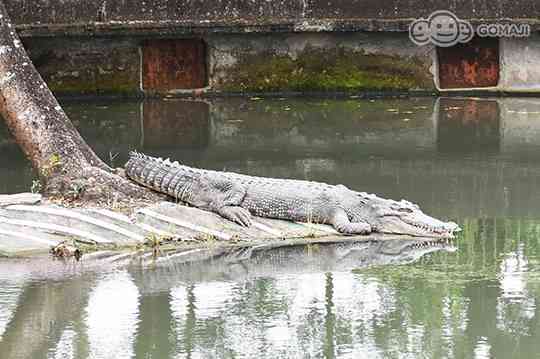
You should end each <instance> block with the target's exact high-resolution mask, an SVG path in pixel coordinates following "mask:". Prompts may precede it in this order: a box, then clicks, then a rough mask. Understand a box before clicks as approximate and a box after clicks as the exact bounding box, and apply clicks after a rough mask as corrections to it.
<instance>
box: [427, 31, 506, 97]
mask: <svg viewBox="0 0 540 359" xmlns="http://www.w3.org/2000/svg"><path fill="white" fill-rule="evenodd" d="M437 60H438V62H439V87H440V88H441V89H455V88H473V87H493V86H497V84H498V83H499V67H500V65H499V39H497V38H479V37H475V38H473V39H472V40H471V41H469V42H467V43H464V44H457V45H455V46H452V47H437Z"/></svg>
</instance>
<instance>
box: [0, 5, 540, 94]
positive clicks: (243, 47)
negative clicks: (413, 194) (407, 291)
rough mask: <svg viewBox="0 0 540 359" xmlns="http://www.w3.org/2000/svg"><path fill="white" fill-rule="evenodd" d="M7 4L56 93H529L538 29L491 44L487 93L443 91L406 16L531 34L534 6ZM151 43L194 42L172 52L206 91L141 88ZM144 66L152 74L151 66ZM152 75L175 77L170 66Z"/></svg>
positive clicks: (539, 80)
mask: <svg viewBox="0 0 540 359" xmlns="http://www.w3.org/2000/svg"><path fill="white" fill-rule="evenodd" d="M6 6H7V7H8V11H9V12H10V14H11V16H12V17H13V19H14V21H15V23H16V24H17V28H18V31H19V33H20V34H21V36H22V37H23V39H24V41H25V44H26V46H27V48H28V49H29V50H30V53H31V57H32V59H33V61H34V62H35V64H36V65H37V67H38V69H39V71H40V72H41V73H42V74H43V76H44V78H45V80H46V81H47V82H48V83H49V85H50V86H51V88H52V89H53V90H54V91H55V92H56V93H57V94H81V93H82V94H116V95H118V94H119V95H153V94H161V95H178V94H182V95H185V94H188V95H201V94H204V93H211V94H216V93H218V94H219V93H250V94H253V93H268V92H278V93H291V92H293V93H314V92H315V93H319V92H333V93H335V92H345V93H349V94H355V93H363V92H371V91H376V92H392V93H395V92H400V93H401V92H407V93H411V92H418V91H420V92H422V93H434V91H437V90H439V91H443V92H453V91H454V92H455V91H482V92H489V93H503V92H510V93H516V92H517V93H521V92H527V93H537V92H538V91H539V90H540V71H539V70H538V68H540V66H539V65H540V63H539V61H540V60H538V59H540V36H539V35H538V34H537V33H533V34H532V36H531V37H529V38H525V39H505V38H501V39H500V43H499V46H498V49H499V50H498V51H499V82H498V84H497V85H496V86H491V87H482V88H475V87H466V88H454V89H451V90H449V89H442V88H440V84H439V74H438V68H439V64H438V58H437V51H435V48H434V47H433V46H431V45H427V46H422V47H418V46H416V45H414V44H413V43H412V42H411V41H410V40H409V38H408V35H407V30H408V25H409V24H410V22H411V21H412V20H413V19H414V18H417V17H419V16H427V15H429V14H430V13H431V12H432V11H434V10H440V9H448V10H451V11H453V12H455V13H456V14H457V15H458V16H459V17H461V18H463V19H468V20H470V21H471V22H473V23H476V24H478V23H489V22H493V21H494V20H496V19H501V18H505V19H511V20H512V21H516V22H519V23H528V24H530V25H531V27H532V28H533V30H534V29H537V26H538V24H540V22H538V21H536V20H535V17H539V16H540V5H537V3H536V2H535V1H532V0H526V1H518V2H516V1H509V0H505V1H498V2H497V3H496V4H494V3H493V2H492V1H487V0H475V1H473V0H469V1H450V2H448V1H442V0H432V1H430V2H428V3H426V2H425V1H420V0H409V1H396V0H377V1H375V0H347V1H346V0H325V1H319V0H291V1H281V0H279V1H267V0H228V1H227V0H218V1H204V0H145V1H142V0H138V1H136V0H98V1H81V0H48V1H33V0H7V1H6ZM157 39H173V40H174V39H199V40H202V41H204V43H205V44H206V51H205V54H204V56H202V57H200V58H197V57H196V56H195V55H193V54H189V53H188V51H187V50H185V49H184V52H182V51H179V52H178V53H179V54H181V55H178V54H177V55H176V57H177V58H178V57H183V56H184V55H185V56H186V57H193V58H194V61H199V63H200V64H202V65H203V66H206V72H205V79H203V80H204V81H203V80H200V81H199V82H200V83H204V84H208V86H204V87H203V88H197V89H191V88H187V87H185V86H182V85H178V86H177V87H173V88H167V89H165V90H163V89H158V90H156V89H149V88H144V86H143V83H144V78H145V76H146V73H147V72H145V70H144V69H145V67H143V58H144V57H143V55H144V51H143V50H144V49H145V46H147V47H151V48H152V49H154V50H155V51H158V55H157V56H155V58H158V59H159V58H160V53H159V46H160V45H159V44H157V43H155V44H152V43H150V44H149V41H152V40H157ZM145 44H146V45H145ZM174 51H176V50H175V49H173V51H170V53H171V54H172V55H170V57H171V58H170V59H169V63H168V65H170V64H171V63H174V62H175V59H174V54H176V53H175V52H174ZM456 51H457V50H456ZM467 51H468V50H467ZM162 57H166V54H165V53H164V55H163V56H162ZM457 63H459V61H457ZM151 65H153V70H155V72H156V73H158V74H159V71H160V68H161V67H160V66H161V64H151ZM173 65H174V64H173ZM178 66H179V67H181V65H178ZM199 67H200V66H199ZM179 71H188V72H189V71H190V70H189V69H187V70H185V69H183V68H180V69H179ZM464 71H465V70H464ZM162 72H165V73H170V74H171V75H170V76H171V77H174V76H175V75H174V72H175V70H174V68H173V69H171V68H169V67H167V68H165V70H162Z"/></svg>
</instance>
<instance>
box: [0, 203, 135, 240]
mask: <svg viewBox="0 0 540 359" xmlns="http://www.w3.org/2000/svg"><path fill="white" fill-rule="evenodd" d="M0 215H2V216H4V217H6V218H10V219H16V220H22V221H29V222H35V223H36V225H38V224H44V225H46V224H50V225H61V226H64V227H68V228H72V229H75V230H77V231H83V232H87V233H91V234H92V235H93V236H95V237H100V238H101V239H95V240H96V241H97V242H98V243H114V244H126V243H132V242H142V241H144V236H142V235H140V234H137V233H133V232H132V231H130V230H125V229H123V228H121V227H118V226H116V225H111V224H108V223H106V222H103V221H100V220H99V219H97V218H94V217H92V216H91V215H88V214H82V213H79V212H77V211H75V210H73V209H67V208H62V207H58V206H20V205H17V206H9V207H6V208H4V209H3V210H1V211H0ZM42 227H43V226H42Z"/></svg>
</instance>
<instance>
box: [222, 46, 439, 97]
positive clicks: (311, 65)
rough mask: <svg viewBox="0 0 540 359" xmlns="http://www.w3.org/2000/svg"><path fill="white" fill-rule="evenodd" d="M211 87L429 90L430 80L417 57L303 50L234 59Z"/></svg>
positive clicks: (234, 90) (238, 89)
mask: <svg viewBox="0 0 540 359" xmlns="http://www.w3.org/2000/svg"><path fill="white" fill-rule="evenodd" d="M225 72H226V75H225V76H224V77H222V78H221V79H219V80H218V81H217V83H216V84H215V88H216V89H217V90H221V91H230V92H279V91H301V92H304V91H305V92H309V91H351V92H352V91H370V90H372V91H407V90H412V89H420V90H431V89H433V79H432V75H431V74H430V72H429V69H428V67H427V66H426V64H425V63H424V62H422V61H421V60H420V59H418V58H408V57H401V56H393V55H386V54H366V53H364V52H361V51H354V50H349V49H343V48H338V49H331V50H326V49H325V50H322V49H309V48H308V49H306V50H304V51H303V52H302V53H300V54H299V55H298V56H297V57H296V59H293V58H292V57H290V56H287V55H275V54H270V53H267V54H256V55H239V60H238V62H237V63H236V64H235V65H234V66H232V67H229V68H227V69H226V70H225Z"/></svg>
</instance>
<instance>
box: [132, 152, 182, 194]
mask: <svg viewBox="0 0 540 359" xmlns="http://www.w3.org/2000/svg"><path fill="white" fill-rule="evenodd" d="M180 169H181V166H180V164H179V163H178V162H171V161H170V160H169V159H167V160H163V159H161V158H156V157H152V156H147V155H145V154H142V153H140V152H137V151H132V152H130V153H129V160H128V162H127V163H126V166H125V171H126V172H125V173H126V176H127V177H128V178H129V179H131V180H133V181H135V182H137V183H139V184H141V185H143V186H145V187H149V188H152V189H153V190H155V191H158V192H161V193H165V194H168V195H171V196H174V197H177V196H178V191H177V189H178V188H177V187H178V186H177V185H178V184H179V182H180V181H181V180H183V181H185V180H186V177H184V178H182V176H181V175H182V172H184V171H180Z"/></svg>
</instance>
